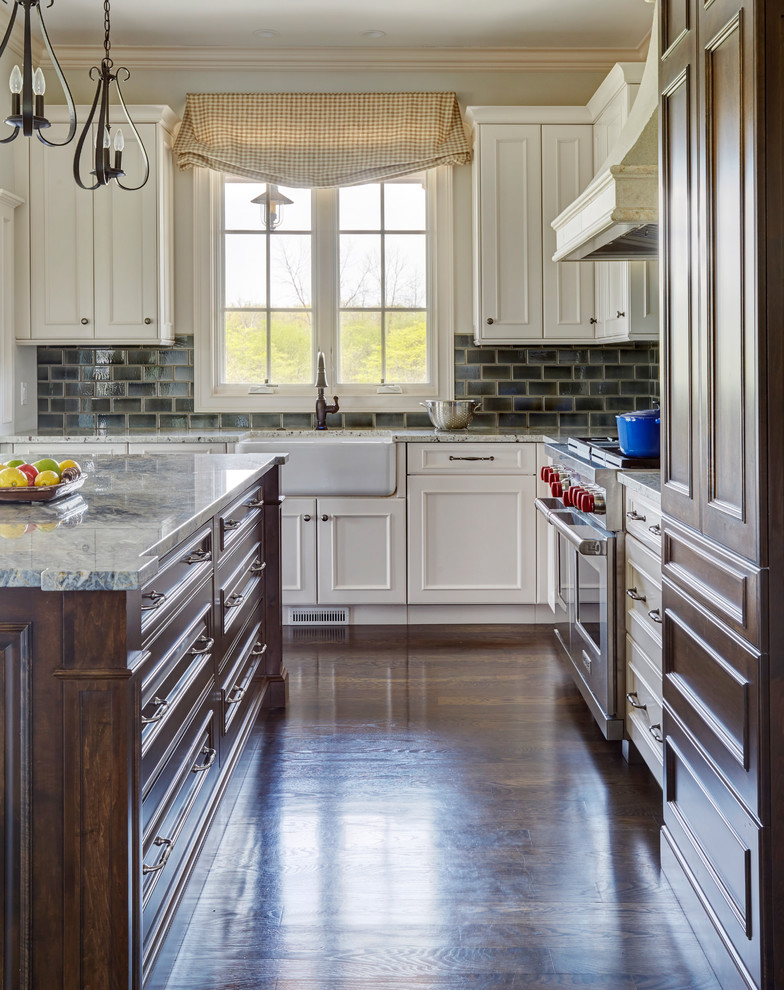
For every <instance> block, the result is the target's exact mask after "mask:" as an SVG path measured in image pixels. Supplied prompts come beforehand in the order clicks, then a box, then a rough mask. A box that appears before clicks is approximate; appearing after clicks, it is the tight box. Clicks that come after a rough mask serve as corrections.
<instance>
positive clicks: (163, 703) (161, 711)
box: [142, 697, 169, 725]
mask: <svg viewBox="0 0 784 990" xmlns="http://www.w3.org/2000/svg"><path fill="white" fill-rule="evenodd" d="M152 703H153V704H154V705H157V706H158V707H157V709H156V711H155V714H154V715H150V717H149V718H148V717H147V716H146V715H142V725H152V724H153V722H160V720H161V719H162V718H163V716H164V715H165V714H166V709H167V708H168V707H169V702H168V701H167V700H166V699H165V698H158V697H155V698H153V699H152Z"/></svg>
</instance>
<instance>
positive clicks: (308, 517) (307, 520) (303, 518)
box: [302, 516, 310, 522]
mask: <svg viewBox="0 0 784 990" xmlns="http://www.w3.org/2000/svg"><path fill="white" fill-rule="evenodd" d="M302 521H303V522H310V516H303V517H302Z"/></svg>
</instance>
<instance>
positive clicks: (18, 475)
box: [0, 467, 28, 488]
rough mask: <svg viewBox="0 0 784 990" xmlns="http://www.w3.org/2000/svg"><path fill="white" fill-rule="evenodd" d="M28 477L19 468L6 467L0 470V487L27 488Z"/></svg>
mask: <svg viewBox="0 0 784 990" xmlns="http://www.w3.org/2000/svg"><path fill="white" fill-rule="evenodd" d="M27 483H28V477H27V475H26V474H25V473H24V471H20V470H19V468H15V467H7V468H5V470H3V471H0V488H27Z"/></svg>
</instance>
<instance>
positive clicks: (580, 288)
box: [542, 124, 595, 341]
mask: <svg viewBox="0 0 784 990" xmlns="http://www.w3.org/2000/svg"><path fill="white" fill-rule="evenodd" d="M591 132H592V127H591V125H590V124H544V125H543V126H542V256H543V257H542V271H543V278H544V282H543V294H544V337H545V338H547V339H548V340H555V341H557V340H559V339H561V340H570V341H575V340H593V337H594V325H593V324H592V323H591V317H592V316H593V315H594V310H595V305H594V277H593V265H592V264H590V263H589V262H581V263H580V264H573V263H569V262H554V261H553V260H552V258H553V254H554V253H555V247H556V245H555V231H554V230H553V228H552V226H551V222H552V221H553V220H554V219H555V218H556V217H557V216H558V215H559V213H561V212H562V211H563V210H565V209H566V207H567V206H569V204H570V203H572V202H573V201H574V200H575V199H576V198H577V197H578V196H579V195H580V193H581V192H582V191H583V189H585V187H586V186H587V185H588V183H589V182H590V181H591V178H592V177H593V138H592V133H591Z"/></svg>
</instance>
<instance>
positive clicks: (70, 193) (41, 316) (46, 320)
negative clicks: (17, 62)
mask: <svg viewBox="0 0 784 990" xmlns="http://www.w3.org/2000/svg"><path fill="white" fill-rule="evenodd" d="M50 133H51V135H52V138H51V140H53V141H62V140H63V138H64V137H65V135H66V133H67V126H66V125H64V124H52V129H51V131H50ZM73 155H74V147H73V145H72V144H70V145H68V146H67V147H65V148H47V147H46V146H45V145H43V144H41V142H40V141H36V140H32V141H30V190H31V196H30V257H31V259H32V264H31V268H30V289H31V297H30V319H31V335H32V338H33V340H35V339H49V340H62V341H71V340H86V339H90V338H92V337H93V336H94V333H95V320H94V313H93V205H94V203H96V202H97V196H96V197H94V196H93V195H92V193H89V192H85V190H84V189H80V188H79V187H78V186H77V185H76V183H75V182H74V178H73ZM82 320H85V321H86V322H85V323H82Z"/></svg>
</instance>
